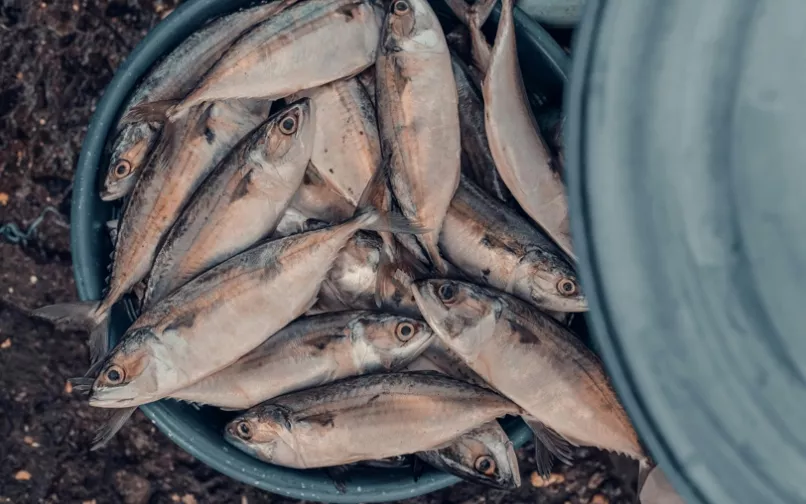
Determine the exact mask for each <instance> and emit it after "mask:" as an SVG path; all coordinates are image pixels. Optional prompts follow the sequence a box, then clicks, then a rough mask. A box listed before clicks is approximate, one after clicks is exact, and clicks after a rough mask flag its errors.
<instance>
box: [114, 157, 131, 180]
mask: <svg viewBox="0 0 806 504" xmlns="http://www.w3.org/2000/svg"><path fill="white" fill-rule="evenodd" d="M131 172H132V164H131V163H129V162H128V161H126V160H125V159H121V160H120V161H118V164H116V165H115V176H116V177H118V178H123V177H125V176H127V175H128V174H130V173H131Z"/></svg>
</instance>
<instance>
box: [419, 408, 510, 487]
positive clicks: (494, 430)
mask: <svg viewBox="0 0 806 504" xmlns="http://www.w3.org/2000/svg"><path fill="white" fill-rule="evenodd" d="M417 456H418V457H420V458H421V459H423V460H424V461H426V462H427V463H428V464H430V465H432V466H434V467H436V468H437V469H442V470H443V471H446V472H448V473H451V474H455V475H456V476H459V477H460V478H462V479H466V480H468V481H473V482H475V483H481V484H484V485H487V486H491V487H495V488H502V489H513V488H518V487H519V486H521V473H520V469H519V468H518V458H517V457H516V456H515V449H514V448H513V446H512V441H510V440H509V438H508V437H507V434H506V432H504V429H502V428H501V425H499V423H498V422H497V421H495V420H493V421H492V422H488V423H486V424H484V425H482V426H481V427H478V428H476V429H473V430H472V431H470V432H468V433H466V434H463V435H462V436H460V437H459V438H457V439H456V440H454V441H452V442H451V443H450V444H449V445H448V446H446V447H444V448H439V449H436V450H428V451H424V452H418V453H417Z"/></svg>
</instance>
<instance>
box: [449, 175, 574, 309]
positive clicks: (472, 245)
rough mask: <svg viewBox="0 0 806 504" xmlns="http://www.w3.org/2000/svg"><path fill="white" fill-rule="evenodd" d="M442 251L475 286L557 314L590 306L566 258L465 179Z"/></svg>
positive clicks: (508, 210)
mask: <svg viewBox="0 0 806 504" xmlns="http://www.w3.org/2000/svg"><path fill="white" fill-rule="evenodd" d="M440 249H441V250H442V253H443V254H444V255H445V258H446V259H448V260H449V261H450V262H451V263H452V264H454V265H455V266H456V267H458V268H459V269H461V270H462V271H463V272H465V274H466V275H467V276H468V277H469V278H470V279H472V280H473V281H475V282H479V283H482V284H486V285H490V286H493V287H495V288H497V289H499V290H502V291H505V292H507V293H510V294H514V295H516V296H518V297H519V298H521V299H523V300H524V301H528V302H529V303H531V304H533V305H534V306H536V307H538V308H541V309H544V310H552V311H560V312H581V311H585V310H587V308H588V304H587V300H586V298H585V296H584V294H583V293H582V290H581V289H580V287H579V282H578V280H577V276H576V273H575V271H574V267H573V266H572V265H571V263H570V262H569V260H568V259H567V258H566V256H565V254H564V253H563V252H562V251H561V250H560V249H559V248H558V247H557V246H556V245H555V244H554V243H553V242H552V241H551V240H550V239H549V238H548V237H546V236H544V235H543V234H542V233H541V232H540V231H539V230H537V229H535V228H534V227H533V226H532V224H531V223H530V222H529V221H528V220H527V219H525V218H523V217H521V216H520V215H519V214H518V213H517V212H516V211H514V210H512V209H510V208H508V207H507V206H506V205H502V204H501V203H500V202H498V201H494V200H493V199H492V198H491V197H490V196H487V195H486V194H484V193H483V192H482V191H481V190H480V189H479V188H478V187H476V186H475V185H473V184H472V183H471V182H470V181H468V180H466V179H464V178H463V179H462V181H461V183H460V184H459V189H458V190H457V191H456V195H455V196H454V198H453V201H451V206H450V208H449V209H448V214H447V216H446V217H445V222H444V223H443V225H442V235H441V237H440Z"/></svg>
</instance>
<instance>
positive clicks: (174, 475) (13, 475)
mask: <svg viewBox="0 0 806 504" xmlns="http://www.w3.org/2000/svg"><path fill="white" fill-rule="evenodd" d="M175 3H176V2H175V0H48V1H45V2H40V1H34V0H0V61H2V62H3V64H2V65H1V66H0V229H2V230H3V233H2V234H3V235H4V236H5V237H6V238H4V237H3V236H0V504H2V503H35V502H48V503H56V502H67V503H99V504H100V503H104V504H105V503H171V502H181V503H184V504H192V503H194V502H199V503H206V502H221V503H224V502H226V503H238V502H241V503H259V502H266V503H268V502H275V503H279V502H292V501H291V500H289V499H284V498H281V497H278V496H275V495H271V494H268V493H265V492H262V491H258V490H255V489H253V488H251V487H249V486H246V485H243V484H241V483H238V482H236V481H233V480H231V479H229V478H226V477H224V476H222V475H220V474H218V473H216V472H215V471H213V470H212V469H209V468H208V467H206V466H205V465H203V464H201V463H200V462H198V461H197V460H195V459H194V458H193V457H191V456H190V455H188V454H186V453H185V452H183V451H182V450H180V449H179V448H178V447H176V446H175V445H174V444H173V443H172V442H171V441H169V440H168V439H167V438H166V437H165V436H164V435H162V434H161V433H160V432H159V431H158V430H157V429H155V427H154V426H153V425H152V424H151V423H150V422H149V421H148V419H146V418H145V417H144V416H143V415H142V414H141V413H139V412H138V413H137V414H136V415H135V416H134V418H133V419H132V420H131V421H130V422H129V423H128V424H127V425H126V426H125V427H124V428H123V430H122V431H121V432H120V433H119V434H118V435H117V436H116V437H115V439H113V440H112V442H111V443H110V444H109V445H108V446H107V447H106V448H104V449H102V450H99V451H95V452H91V451H89V446H90V444H91V440H92V437H93V434H94V431H95V429H96V428H97V427H98V425H99V424H100V422H101V421H102V419H103V417H104V414H103V412H101V411H97V410H93V409H91V408H89V407H88V406H87V405H86V404H85V403H84V401H83V400H82V397H81V395H80V394H78V393H77V392H76V391H72V390H71V387H70V386H69V385H68V384H67V379H68V378H69V377H71V376H75V375H79V374H81V373H82V372H83V371H84V369H85V366H86V362H87V348H86V345H85V337H84V336H83V335H82V334H78V333H71V332H60V331H56V330H54V329H53V328H52V327H51V326H50V325H49V324H47V323H43V322H39V321H36V320H34V319H32V318H30V317H29V315H28V313H29V311H30V310H31V309H32V308H35V307H38V306H42V305H45V304H50V303H55V302H63V301H70V300H74V299H75V298H76V294H75V287H74V284H73V277H72V269H71V259H70V246H69V206H70V197H71V181H72V177H73V170H74V166H75V163H76V160H77V158H78V153H79V149H80V145H81V141H82V138H83V136H84V134H85V133H86V128H87V124H88V122H89V120H90V117H91V115H92V113H93V110H94V107H95V104H96V102H97V100H98V99H99V97H100V95H101V93H102V92H103V89H104V87H105V86H106V84H107V83H108V82H109V80H110V79H111V77H112V75H113V73H114V71H115V68H116V67H118V66H119V65H120V63H121V61H122V59H123V58H124V57H125V56H126V54H128V53H129V51H130V50H131V49H132V48H133V47H134V45H135V44H136V43H137V41H138V40H139V39H140V38H142V37H143V36H144V35H145V33H146V32H147V30H148V29H149V28H150V27H151V26H153V25H154V24H155V23H157V22H158V21H159V20H160V18H162V17H164V16H165V15H167V14H168V12H169V11H170V10H171V9H172V8H173V7H174V6H175ZM47 208H52V209H53V210H52V211H49V212H47V213H45V215H44V218H43V219H42V220H41V222H40V223H39V225H38V226H37V228H36V230H35V232H34V233H32V234H31V236H30V237H29V238H28V239H27V240H20V237H21V233H19V232H16V231H17V229H16V228H14V229H12V228H11V227H10V225H11V224H13V225H14V226H16V227H18V228H20V230H22V231H25V229H26V228H27V227H28V226H30V225H31V224H32V223H33V222H35V220H36V218H37V217H38V216H40V215H42V213H43V211H45V209H47ZM12 241H14V242H16V243H12ZM578 455H579V456H578V461H577V463H576V464H575V465H574V466H573V467H566V466H560V467H557V468H556V469H555V471H556V474H555V475H554V476H553V478H552V480H551V482H550V483H548V484H547V483H543V482H542V481H539V480H537V479H534V480H533V479H532V478H531V476H532V469H533V462H532V461H530V460H529V451H522V452H521V453H520V456H521V469H522V472H523V482H524V484H523V486H522V488H521V489H520V490H518V491H516V492H504V491H499V490H490V489H486V488H483V487H480V486H478V485H473V484H460V485H456V486H454V487H452V488H449V489H446V490H443V491H440V492H436V493H434V494H431V495H429V496H425V497H421V498H418V499H412V500H410V501H407V502H410V503H412V504H414V503H418V504H426V503H429V504H430V503H439V502H446V503H470V502H472V503H481V502H494V503H498V502H502V503H503V502H512V503H516V502H524V503H525V502H529V503H546V504H564V503H567V502H570V503H574V504H577V503H588V502H593V503H598V504H604V503H607V502H611V503H626V502H630V501H631V499H632V492H631V491H630V486H631V483H632V482H631V481H626V480H629V479H630V478H629V477H626V476H625V475H631V474H632V467H631V466H630V465H629V464H627V465H625V464H624V461H622V460H618V459H615V462H616V465H614V459H612V458H611V457H610V456H608V455H606V454H602V453H600V452H597V451H595V450H580V451H579V453H578ZM617 465H618V466H619V467H617ZM533 483H535V484H537V485H538V486H535V485H534V484H533Z"/></svg>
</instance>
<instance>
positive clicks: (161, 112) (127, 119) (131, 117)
mask: <svg viewBox="0 0 806 504" xmlns="http://www.w3.org/2000/svg"><path fill="white" fill-rule="evenodd" d="M177 104H178V101H177V100H160V101H153V102H145V103H138V104H137V105H135V106H133V107H132V108H130V109H129V111H128V112H126V113H125V114H124V115H123V117H122V118H121V119H120V122H121V124H128V123H136V122H156V123H162V122H165V121H166V120H168V119H169V118H171V119H172V118H173V117H174V115H175V114H174V111H175V109H176V106H177Z"/></svg>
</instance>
